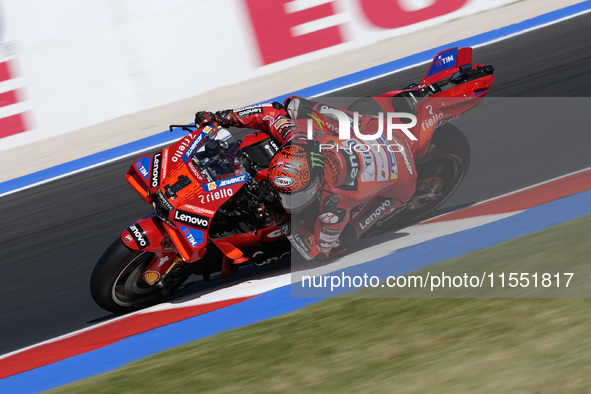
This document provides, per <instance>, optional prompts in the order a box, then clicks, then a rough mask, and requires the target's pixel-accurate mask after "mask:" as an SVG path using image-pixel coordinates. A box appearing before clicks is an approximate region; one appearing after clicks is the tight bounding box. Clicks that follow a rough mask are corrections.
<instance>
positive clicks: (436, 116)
mask: <svg viewBox="0 0 591 394" xmlns="http://www.w3.org/2000/svg"><path fill="white" fill-rule="evenodd" d="M425 108H427V109H428V110H429V115H430V117H429V118H427V119H425V120H423V122H422V123H421V130H423V131H425V130H427V129H430V128H434V127H435V126H436V125H437V124H438V123H439V121H440V120H441V119H443V117H444V115H443V113H442V112H439V113H434V112H433V106H432V105H427V106H425Z"/></svg>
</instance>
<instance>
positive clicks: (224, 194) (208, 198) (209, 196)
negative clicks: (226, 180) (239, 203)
mask: <svg viewBox="0 0 591 394" xmlns="http://www.w3.org/2000/svg"><path fill="white" fill-rule="evenodd" d="M233 194H234V190H232V189H230V188H224V189H221V190H216V191H214V192H209V193H205V194H201V195H200V196H199V199H200V202H201V204H205V203H208V202H212V201H215V200H219V199H220V198H228V197H231V196H232V195H233Z"/></svg>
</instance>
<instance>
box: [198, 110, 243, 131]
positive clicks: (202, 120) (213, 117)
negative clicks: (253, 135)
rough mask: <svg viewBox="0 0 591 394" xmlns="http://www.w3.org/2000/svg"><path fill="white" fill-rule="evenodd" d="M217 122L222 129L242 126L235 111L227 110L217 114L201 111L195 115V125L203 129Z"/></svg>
mask: <svg viewBox="0 0 591 394" xmlns="http://www.w3.org/2000/svg"><path fill="white" fill-rule="evenodd" d="M214 122H217V123H218V124H219V125H220V126H222V127H231V126H240V123H239V122H238V119H237V118H236V115H234V111H232V110H231V109H227V110H225V111H218V112H216V113H213V112H209V111H199V112H197V113H196V114H195V125H197V126H199V127H203V126H205V125H208V124H213V123H214Z"/></svg>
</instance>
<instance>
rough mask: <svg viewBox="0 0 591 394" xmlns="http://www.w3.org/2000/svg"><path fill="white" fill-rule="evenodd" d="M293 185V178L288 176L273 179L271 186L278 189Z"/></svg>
mask: <svg viewBox="0 0 591 394" xmlns="http://www.w3.org/2000/svg"><path fill="white" fill-rule="evenodd" d="M294 183H295V180H294V179H293V178H290V177H288V176H278V177H275V178H274V179H273V184H274V185H276V186H279V187H289V186H292V185H293V184H294Z"/></svg>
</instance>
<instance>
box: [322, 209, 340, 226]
mask: <svg viewBox="0 0 591 394" xmlns="http://www.w3.org/2000/svg"><path fill="white" fill-rule="evenodd" d="M339 213H340V212H338V211H337V210H335V212H330V211H329V212H322V213H321V214H320V215H318V220H320V223H324V224H337V223H339V222H340V221H341V220H342V219H343V218H342V215H339Z"/></svg>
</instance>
